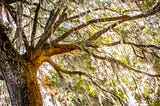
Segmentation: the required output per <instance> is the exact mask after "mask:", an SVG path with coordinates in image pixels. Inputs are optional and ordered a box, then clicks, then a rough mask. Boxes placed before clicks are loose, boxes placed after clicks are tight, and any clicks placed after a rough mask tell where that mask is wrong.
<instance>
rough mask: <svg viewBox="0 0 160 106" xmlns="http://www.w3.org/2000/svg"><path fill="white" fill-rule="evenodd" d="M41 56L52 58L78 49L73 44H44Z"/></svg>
mask: <svg viewBox="0 0 160 106" xmlns="http://www.w3.org/2000/svg"><path fill="white" fill-rule="evenodd" d="M42 49H43V50H42V51H43V53H42V54H43V55H44V56H52V55H57V54H62V53H68V52H71V51H73V50H78V49H79V47H78V46H76V45H74V44H54V45H50V44H48V43H45V44H44V45H43V47H42Z"/></svg>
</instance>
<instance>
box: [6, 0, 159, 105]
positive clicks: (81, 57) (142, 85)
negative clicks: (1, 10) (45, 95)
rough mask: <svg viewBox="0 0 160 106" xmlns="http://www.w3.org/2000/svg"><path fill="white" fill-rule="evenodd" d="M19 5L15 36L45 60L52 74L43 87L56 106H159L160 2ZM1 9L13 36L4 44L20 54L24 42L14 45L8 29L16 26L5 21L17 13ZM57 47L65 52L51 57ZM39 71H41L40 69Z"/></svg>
mask: <svg viewBox="0 0 160 106" xmlns="http://www.w3.org/2000/svg"><path fill="white" fill-rule="evenodd" d="M21 3H22V4H23V14H21V15H22V16H23V17H22V21H21V23H20V24H19V25H20V26H21V28H22V30H21V31H22V32H24V33H25V36H26V39H27V41H28V42H29V43H28V45H29V46H32V47H33V48H36V49H37V48H38V49H39V47H40V48H42V49H43V48H44V49H43V51H44V52H45V53H46V54H45V53H44V54H45V56H46V57H47V56H48V57H49V60H47V61H44V62H48V63H49V64H50V65H51V66H52V67H53V69H49V71H48V72H47V74H46V73H45V76H43V81H44V82H45V83H46V84H47V86H52V87H54V89H55V90H56V93H55V98H56V99H57V100H58V101H59V103H60V104H62V105H66V106H109V105H115V106H117V105H134V106H138V105H142V106H144V105H151V106H158V105H160V92H159V91H160V88H159V85H160V80H159V77H160V36H159V35H160V19H159V17H160V14H159V13H158V12H159V11H160V7H159V5H160V1H158V0H140V1H138V0H119V1H118V0H93V1H87V0H73V1H72V0H32V1H30V0H24V1H23V2H21ZM4 5H5V6H6V7H7V10H8V11H7V13H5V14H6V15H7V14H10V15H9V17H8V18H7V19H5V20H4V21H6V23H8V24H9V25H10V26H9V28H10V29H11V30H10V33H12V35H13V36H10V39H11V40H12V42H13V45H14V46H15V48H16V49H17V51H18V52H20V53H21V54H25V53H26V51H27V44H26V40H24V39H22V40H21V41H20V42H21V44H20V45H19V43H18V41H19V40H18V39H20V37H17V36H16V34H15V33H16V30H18V28H19V27H14V26H18V23H15V22H13V20H14V16H12V15H11V14H12V13H13V14H14V13H15V12H16V11H17V12H18V10H17V6H16V5H17V4H16V3H13V4H4ZM39 6H40V7H39ZM10 9H12V11H9V10H10ZM45 44H46V45H47V44H49V45H50V46H44V45H45ZM63 44H64V45H65V44H66V45H67V44H69V46H66V47H65V46H64V48H63V50H64V51H61V52H60V53H57V54H56V53H55V51H56V50H57V49H55V48H56V46H57V45H58V46H63ZM70 44H71V45H70ZM58 46H57V48H58ZM70 46H73V47H75V46H76V47H75V48H74V49H73V50H74V51H72V50H69V49H68V48H69V47H70ZM19 47H20V49H18V48H19ZM45 48H50V49H45ZM65 48H66V51H65ZM70 48H71V47H70ZM51 49H53V50H51ZM54 49H55V50H54ZM67 49H68V51H67ZM45 50H46V51H45ZM50 50H51V51H50ZM54 53H55V54H56V55H55V54H54ZM64 53H65V54H64ZM42 54H43V53H42ZM50 57H51V58H50ZM33 58H34V57H33ZM45 64H47V63H45ZM47 67H49V66H47ZM42 70H43V71H47V70H46V69H45V68H44V67H43V68H42Z"/></svg>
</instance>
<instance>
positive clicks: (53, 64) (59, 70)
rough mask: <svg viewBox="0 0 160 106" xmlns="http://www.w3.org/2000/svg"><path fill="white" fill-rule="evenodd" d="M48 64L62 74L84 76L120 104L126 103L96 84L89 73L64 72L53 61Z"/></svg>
mask: <svg viewBox="0 0 160 106" xmlns="http://www.w3.org/2000/svg"><path fill="white" fill-rule="evenodd" d="M48 62H49V63H50V64H51V65H52V67H53V68H54V69H55V70H56V71H57V72H62V73H65V74H69V75H79V76H81V75H83V76H86V77H87V78H89V79H90V81H91V82H92V83H93V84H94V85H95V86H97V87H98V88H99V89H101V90H102V91H105V92H107V93H110V94H111V95H113V96H114V97H116V98H117V99H118V100H119V102H120V103H124V101H123V100H121V99H120V97H119V96H117V95H115V94H114V93H112V92H110V91H108V90H106V89H105V88H103V87H101V86H100V85H99V84H98V83H97V82H95V81H94V80H93V78H92V76H91V75H89V74H87V73H85V72H81V71H67V70H64V69H62V68H61V67H59V66H58V65H57V64H56V63H54V62H53V61H52V60H51V59H49V61H48Z"/></svg>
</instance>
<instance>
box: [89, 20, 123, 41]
mask: <svg viewBox="0 0 160 106" xmlns="http://www.w3.org/2000/svg"><path fill="white" fill-rule="evenodd" d="M120 23H122V21H119V22H115V23H113V24H111V25H109V26H108V27H107V28H104V29H102V30H100V31H98V32H97V33H95V34H94V35H93V36H91V37H90V38H89V39H87V41H93V40H96V39H97V38H99V37H100V36H101V35H102V34H104V33H105V32H107V31H108V30H110V29H112V28H114V27H115V26H117V25H119V24H120Z"/></svg>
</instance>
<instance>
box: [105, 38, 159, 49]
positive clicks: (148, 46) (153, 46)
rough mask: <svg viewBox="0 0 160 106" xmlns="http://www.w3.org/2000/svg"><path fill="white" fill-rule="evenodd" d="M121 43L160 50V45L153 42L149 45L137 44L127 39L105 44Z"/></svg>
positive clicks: (114, 44)
mask: <svg viewBox="0 0 160 106" xmlns="http://www.w3.org/2000/svg"><path fill="white" fill-rule="evenodd" d="M119 44H127V45H130V46H135V47H137V48H154V49H157V50H160V47H158V46H156V45H152V44H149V45H144V44H136V43H132V42H127V41H125V40H123V41H122V42H121V41H117V42H113V43H109V44H104V45H105V46H116V45H119Z"/></svg>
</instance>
